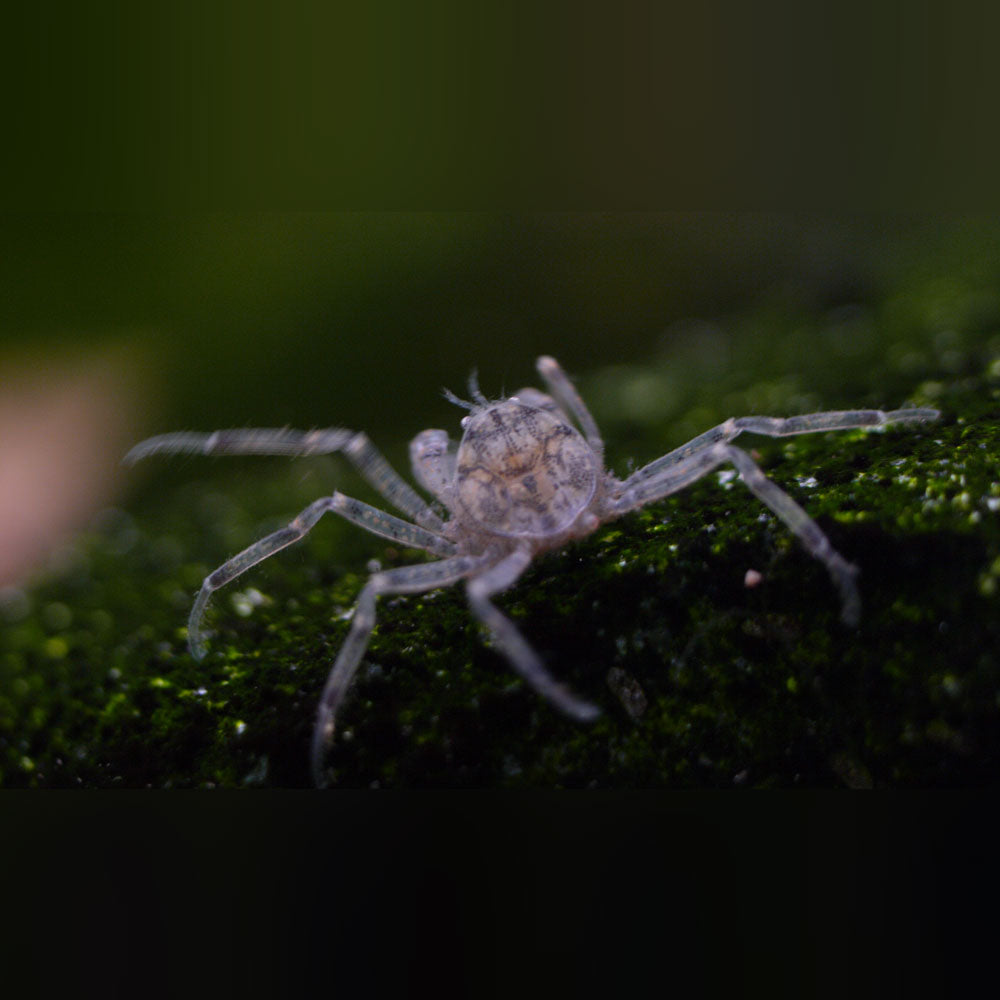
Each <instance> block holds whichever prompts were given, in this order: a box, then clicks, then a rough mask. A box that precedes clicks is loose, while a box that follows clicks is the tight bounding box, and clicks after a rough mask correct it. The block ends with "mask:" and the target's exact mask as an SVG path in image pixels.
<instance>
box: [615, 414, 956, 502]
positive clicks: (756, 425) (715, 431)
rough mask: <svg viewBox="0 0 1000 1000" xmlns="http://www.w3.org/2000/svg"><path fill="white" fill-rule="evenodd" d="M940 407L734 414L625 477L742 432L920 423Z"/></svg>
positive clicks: (642, 475) (651, 471) (653, 470)
mask: <svg viewBox="0 0 1000 1000" xmlns="http://www.w3.org/2000/svg"><path fill="white" fill-rule="evenodd" d="M940 415H941V414H940V412H939V411H938V410H932V409H930V408H928V407H914V408H911V409H907V410H828V411H826V412H823V413H805V414H802V415H801V416H798V417H731V418H730V419H729V420H726V421H724V422H723V423H721V424H719V425H718V426H717V427H713V428H711V429H710V430H707V431H705V432H704V433H703V434H699V435H698V436H697V437H696V438H692V439H691V440H690V441H688V442H687V443H686V444H682V445H681V446H680V447H679V448H675V449H674V450H673V451H670V452H667V454H666V455H663V456H662V457H660V458H657V459H655V460H654V461H652V462H650V463H649V465H646V466H643V468H641V469H639V470H638V471H636V472H634V473H633V474H632V475H631V476H629V478H628V479H626V480H625V486H626V488H628V487H629V486H631V485H632V484H633V483H638V482H641V481H642V480H644V479H649V478H650V477H651V476H655V475H657V474H658V473H660V472H661V471H663V470H664V469H667V468H669V467H670V466H672V465H676V464H677V463H678V462H682V461H683V460H684V459H686V458H690V457H691V456H692V455H694V454H696V453H697V452H699V451H704V450H705V449H706V448H711V447H712V445H715V444H718V443H720V442H726V441H732V440H733V439H734V438H736V437H738V436H739V435H740V434H743V433H748V434H764V435H766V436H767V437H790V436H791V435H793V434H815V433H817V432H819V431H845V430H853V429H857V428H860V427H884V426H885V425H886V424H898V423H919V422H922V421H930V420H937V418H938V417H939V416H940Z"/></svg>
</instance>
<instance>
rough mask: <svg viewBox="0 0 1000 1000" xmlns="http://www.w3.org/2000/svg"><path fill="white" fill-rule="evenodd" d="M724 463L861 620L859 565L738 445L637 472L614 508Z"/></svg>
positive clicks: (854, 619) (847, 612)
mask: <svg viewBox="0 0 1000 1000" xmlns="http://www.w3.org/2000/svg"><path fill="white" fill-rule="evenodd" d="M723 462H730V463H732V464H733V465H734V466H735V467H736V469H737V470H738V471H739V473H740V478H741V479H742V480H743V482H744V483H745V484H746V486H747V488H748V489H749V490H750V491H751V492H752V493H753V494H754V495H755V496H756V497H757V498H758V499H759V500H761V501H763V502H764V503H765V504H767V506H768V507H770V508H771V510H772V511H774V513H775V514H776V515H777V516H778V518H779V519H780V520H781V521H782V522H783V523H784V524H785V526H786V527H787V528H788V529H789V530H790V531H791V532H792V533H793V534H794V535H795V536H796V537H797V538H798V539H799V541H800V542H801V543H802V544H803V545H804V546H805V548H806V550H807V551H808V552H809V553H810V555H813V556H815V557H816V558H817V559H819V560H820V561H821V562H822V563H823V564H824V565H825V566H826V568H827V570H828V572H829V573H830V576H831V577H832V578H833V582H834V584H835V585H836V587H837V589H838V590H839V591H840V597H841V602H842V611H841V617H842V618H843V620H844V621H845V622H846V623H847V624H848V625H856V624H857V623H858V619H859V617H860V614H861V598H860V596H859V595H858V587H857V583H856V581H855V577H856V576H857V573H858V569H857V567H856V566H852V565H851V564H850V563H849V562H847V560H846V559H844V557H843V556H842V555H841V554H840V553H839V552H837V550H836V549H835V548H834V547H833V546H832V545H831V544H830V540H829V539H828V538H827V537H826V535H825V534H824V533H823V531H822V530H821V529H820V527H819V525H818V524H816V522H815V521H814V520H813V519H812V518H811V517H810V516H809V515H808V514H807V513H806V512H805V511H804V510H803V509H802V508H801V507H800V506H799V505H798V504H797V503H796V502H795V501H794V500H793V499H792V498H791V497H790V496H789V495H788V494H787V493H786V492H785V491H784V490H783V489H781V488H780V487H779V486H778V485H777V484H776V483H773V482H771V480H770V479H768V478H767V476H765V475H764V473H763V472H762V471H761V469H760V467H759V466H758V465H757V463H756V462H754V460H753V459H752V458H751V457H750V456H749V455H748V454H747V453H746V452H745V451H743V450H742V449H741V448H737V447H736V446H735V445H731V444H726V443H718V444H714V445H712V446H711V447H708V448H706V449H703V450H700V451H695V452H694V453H693V454H691V455H688V456H687V457H685V458H682V459H679V460H678V461H677V462H675V463H673V464H672V465H670V466H668V467H666V468H663V469H661V470H659V471H658V472H657V473H656V474H654V475H650V476H648V477H646V478H645V479H643V480H640V481H638V482H636V481H635V480H636V478H637V477H636V476H632V477H631V478H630V479H628V480H627V481H626V483H625V484H623V485H624V486H625V489H624V491H623V492H622V494H621V495H620V496H619V497H618V499H617V500H615V501H614V502H613V504H612V509H613V510H614V511H615V512H616V513H621V514H624V513H626V512H627V511H629V510H634V509H636V508H637V507H642V506H644V505H645V504H648V503H652V502H653V501H654V500H658V499H660V498H661V497H665V496H668V495H669V494H671V493H676V492H677V491H678V490H682V489H684V487H686V486H688V485H690V484H691V483H693V482H694V481H695V480H697V479H700V478H701V477H702V476H704V475H705V474H706V473H708V472H710V471H711V470H712V469H714V468H716V467H717V466H719V465H721V464H722V463H723ZM629 484H631V485H629Z"/></svg>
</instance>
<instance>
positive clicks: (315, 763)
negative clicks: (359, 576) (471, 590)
mask: <svg viewBox="0 0 1000 1000" xmlns="http://www.w3.org/2000/svg"><path fill="white" fill-rule="evenodd" d="M482 564H483V559H482V557H481V556H454V557H452V558H450V559H442V560H441V561H440V562H433V563H423V564H420V565H417V566H402V567H400V568H399V569H391V570H387V571H386V572H384V573H376V574H374V575H373V576H371V577H369V579H368V582H367V583H366V584H365V586H364V588H363V589H362V591H361V595H360V596H359V597H358V603H357V605H356V606H355V608H354V617H353V619H352V621H351V630H350V632H348V633H347V638H346V639H345V640H344V644H343V646H341V647H340V652H339V653H338V654H337V659H336V661H335V662H334V664H333V669H332V670H331V671H330V675H329V677H327V680H326V685H325V686H324V688H323V694H322V695H321V696H320V700H319V708H318V709H317V713H316V727H315V729H314V730H313V739H312V771H313V780H314V781H315V783H316V785H317V786H319V787H322V786H323V785H325V783H326V781H325V776H324V774H323V754H324V753H325V751H326V748H327V747H328V746H329V745H330V741H331V740H332V739H333V733H334V725H335V722H336V717H337V709H338V708H339V707H340V704H341V702H342V701H343V700H344V695H345V694H346V693H347V688H348V686H349V685H350V683H351V679H352V678H353V677H354V674H355V672H356V671H357V669H358V664H359V663H360V662H361V657H362V656H364V652H365V650H366V649H367V648H368V642H369V640H370V638H371V634H372V629H373V628H374V627H375V599H376V598H377V597H378V596H379V595H380V594H417V593H422V592H424V591H427V590H435V589H437V588H438V587H446V586H448V585H449V584H452V583H456V582H457V581H459V580H461V579H462V578H463V577H465V576H468V575H469V573H472V572H474V571H475V570H476V569H477V568H478V567H479V566H481V565H482Z"/></svg>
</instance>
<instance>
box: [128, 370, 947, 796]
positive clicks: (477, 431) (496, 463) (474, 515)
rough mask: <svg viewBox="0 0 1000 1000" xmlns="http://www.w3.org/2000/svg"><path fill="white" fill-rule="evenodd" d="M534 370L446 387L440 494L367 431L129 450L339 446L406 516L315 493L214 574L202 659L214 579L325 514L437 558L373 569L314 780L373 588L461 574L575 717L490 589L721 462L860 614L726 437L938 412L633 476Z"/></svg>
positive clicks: (770, 425) (697, 449)
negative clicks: (500, 390) (514, 387)
mask: <svg viewBox="0 0 1000 1000" xmlns="http://www.w3.org/2000/svg"><path fill="white" fill-rule="evenodd" d="M537 368H538V373H539V374H540V375H541V377H542V379H543V380H544V382H545V384H546V387H547V389H548V393H543V392H540V391H539V390H537V389H531V388H529V389H522V390H521V391H520V392H518V393H516V394H515V395H513V396H510V397H508V398H506V399H500V400H489V399H487V398H486V397H485V396H484V395H483V394H482V392H480V390H479V386H478V384H477V382H476V379H475V376H474V375H473V376H472V377H471V378H470V380H469V392H470V395H471V397H472V399H471V402H465V401H463V400H461V399H458V398H457V397H456V396H454V395H452V394H451V393H448V392H446V393H445V395H446V396H447V397H448V399H449V400H450V401H451V402H453V403H456V404H458V405H459V406H462V407H464V408H465V409H467V410H468V411H469V413H468V415H467V416H465V417H464V418H463V419H462V428H463V433H462V440H461V441H460V442H459V443H458V445H457V446H456V445H455V443H454V442H452V441H451V440H450V439H449V437H448V435H447V433H446V432H445V431H442V430H426V431H421V433H419V434H418V435H417V436H416V437H415V438H414V439H413V441H412V442H411V444H410V459H411V462H412V466H413V473H414V476H415V477H416V480H417V482H418V483H419V484H420V485H421V486H422V487H423V488H424V489H425V490H426V491H427V492H428V493H430V494H431V495H433V496H434V497H435V498H436V500H437V501H438V503H436V504H429V503H427V502H426V501H425V500H424V499H423V498H422V497H420V496H419V495H418V494H417V493H416V492H415V491H414V490H413V489H412V488H411V487H410V486H409V485H408V484H407V483H406V482H405V481H404V480H403V479H402V478H401V477H400V476H399V475H398V474H397V473H396V472H395V471H394V470H393V469H392V468H391V467H390V466H389V464H388V463H387V462H386V460H385V459H384V458H383V457H382V456H381V454H379V452H378V451H377V450H376V449H375V447H374V446H373V445H372V443H371V442H370V441H369V440H368V437H367V436H366V435H365V434H364V433H357V432H354V431H349V430H344V429H342V428H330V429H324V430H312V431H295V430H288V429H259V430H221V431H215V432H214V433H211V434H189V433H183V432H181V433H174V434H163V435H160V436H157V437H153V438H149V439H148V440H146V441H143V442H141V443H140V444H137V445H136V446H135V447H134V448H133V449H132V450H131V451H130V452H129V453H128V455H126V457H125V461H126V462H128V463H131V462H135V461H138V460H139V459H141V458H145V457H147V456H149V455H153V454H156V453H159V452H164V453H178V452H197V453H201V454H205V455H223V454H229V455H235V454H257V455H292V456H299V455H319V454H330V453H332V452H343V453H344V454H345V455H346V456H347V457H348V459H350V461H351V462H352V463H353V464H354V466H355V467H356V469H357V470H358V472H359V473H360V474H361V475H362V476H363V477H364V478H365V479H366V480H367V481H368V482H369V483H370V484H371V485H372V486H374V487H375V489H376V490H378V491H379V492H380V493H381V494H382V495H383V496H384V497H385V498H386V500H387V501H388V502H389V503H390V504H391V505H392V506H393V507H395V508H396V509H397V510H399V511H401V512H402V513H403V514H405V515H407V517H408V518H409V519H410V520H403V519H401V518H398V517H394V516H393V515H391V514H387V513H385V512H384V511H381V510H379V509H377V508H375V507H371V506H369V505H368V504H365V503H362V502H361V501H359V500H354V499H352V498H351V497H348V496H345V495H344V494H343V493H340V492H339V491H335V492H334V493H333V495H332V496H328V497H322V498H321V499H319V500H316V501H315V502H313V503H311V504H310V505H309V506H308V507H306V509H305V510H303V511H302V512H301V513H300V514H299V515H298V516H297V517H296V518H295V519H294V520H293V521H292V522H291V523H290V524H288V525H287V526H286V527H284V528H281V529H280V530H278V531H276V532H274V533H273V534H271V535H268V536H267V537H265V538H262V539H261V540H260V541H258V542H255V543H254V544H253V545H251V546H250V547H249V548H247V549H244V550H243V551H242V552H240V553H239V554H238V555H236V556H233V558H232V559H230V560H229V561H228V562H226V563H224V564H223V565H222V566H220V567H219V568H218V569H217V570H215V572H214V573H211V574H210V575H209V576H208V577H206V579H205V581H204V583H203V584H202V587H201V590H200V592H199V593H198V596H197V599H196V600H195V602H194V607H193V608H192V609H191V616H190V619H189V621H188V641H189V645H190V649H191V653H192V654H193V655H194V657H195V658H196V659H201V658H202V657H203V656H204V655H205V651H206V645H205V637H204V633H203V631H202V618H203V616H204V613H205V608H206V605H207V604H208V600H209V597H210V596H211V594H212V592H213V591H215V590H218V589H219V588H220V587H222V586H223V585H225V584H227V583H229V582H230V581H231V580H233V579H234V578H235V577H237V576H239V575H240V574H241V573H243V572H245V571H246V570H248V569H249V568H250V567H251V566H254V565H256V564H257V563H259V562H261V560H263V559H266V558H267V557H268V556H271V555H273V554H274V553H275V552H277V551H279V550H280V549H283V548H285V547H286V546H288V545H291V544H292V543H293V542H297V541H299V540H300V539H301V538H302V537H303V536H304V535H305V534H306V533H307V532H308V531H309V530H310V529H311V528H312V527H313V526H314V525H315V524H316V522H317V521H318V520H319V519H320V518H321V517H322V516H323V515H324V514H326V513H327V512H330V511H332V512H333V513H336V514H339V515H340V516H341V517H344V518H346V519H347V520H348V521H351V522H353V523H354V524H357V525H358V526H359V527H362V528H365V529H366V530H368V531H371V532H373V533H374V534H376V535H381V536H383V537H385V538H389V539H391V540H392V541H394V542H397V543H399V544H401V545H403V546H406V547H407V548H414V549H424V550H425V551H426V552H429V553H431V554H432V555H434V556H437V557H438V558H437V559H436V560H435V561H433V562H426V563H420V564H417V565H414V566H404V567H401V568H398V569H390V570H384V571H379V572H376V573H373V574H372V575H371V576H370V577H369V578H368V581H367V583H366V584H365V586H364V588H363V589H362V591H361V594H360V596H359V598H358V602H357V605H356V606H355V611H354V615H353V620H352V623H351V628H350V631H349V632H348V635H347V638H346V640H345V641H344V644H343V646H341V648H340V652H339V653H338V655H337V659H336V661H335V662H334V665H333V668H332V670H331V671H330V674H329V676H328V678H327V681H326V686H325V687H324V689H323V693H322V696H321V697H320V702H319V709H318V713H317V719H316V726H315V729H314V733H313V739H312V755H311V762H312V771H313V776H314V778H315V781H316V783H317V785H323V784H324V783H325V774H324V768H323V758H324V754H325V751H326V749H327V747H328V745H329V743H330V741H331V740H332V737H333V732H334V722H335V719H336V715H337V709H338V707H339V705H340V703H341V702H342V700H343V698H344V695H345V694H346V692H347V690H348V687H349V685H350V683H351V679H352V677H353V676H354V673H355V671H356V670H357V668H358V664H359V663H360V662H361V658H362V656H363V655H364V652H365V649H366V648H367V646H368V642H369V639H370V637H371V633H372V629H373V628H374V626H375V600H376V598H377V597H379V596H380V595H382V594H414V593H420V592H422V591H429V590H434V589H436V588H438V587H444V586H448V585H450V584H454V583H458V582H459V581H460V580H464V581H465V587H466V594H467V596H468V600H469V604H470V606H471V608H472V611H473V613H474V614H475V615H476V617H477V618H478V619H479V620H480V621H481V622H482V623H483V624H484V625H486V627H487V628H488V629H489V630H490V632H491V633H492V635H493V637H494V639H495V641H496V643H497V645H498V646H499V648H500V649H501V650H502V651H503V652H504V654H505V655H506V657H507V659H508V660H509V661H510V664H511V666H512V667H513V668H514V670H515V671H517V673H518V674H520V675H521V677H522V678H523V679H524V680H525V681H526V682H527V683H528V684H529V685H530V686H531V687H532V688H534V690H535V691H536V692H538V694H540V695H542V696H543V697H544V698H547V699H548V700H549V701H550V702H551V703H552V704H553V705H554V706H555V707H556V708H558V709H559V710H560V711H562V712H564V713H566V714H567V715H569V716H571V717H572V718H574V719H578V720H581V721H587V720H590V719H593V718H595V717H596V716H597V715H598V714H599V710H598V709H597V707H596V706H594V705H592V704H590V703H589V702H587V701H584V700H583V699H581V698H580V697H578V696H577V695H575V694H574V693H573V692H572V691H570V690H569V689H568V688H567V687H566V686H565V685H563V684H561V683H560V682H559V681H557V680H556V679H555V678H554V677H553V676H552V675H551V674H550V673H549V671H548V670H547V669H546V667H545V665H544V664H543V663H542V661H541V659H540V658H539V656H538V654H537V653H535V651H534V650H533V649H532V648H531V646H530V645H528V643H527V641H526V640H525V639H524V637H523V636H522V635H521V633H520V632H519V631H518V629H517V627H516V626H515V625H514V623H513V622H512V621H511V620H510V619H509V618H507V617H506V616H505V615H504V614H502V613H501V612H500V611H499V609H498V608H497V607H496V606H495V605H494V604H493V603H492V602H491V600H490V599H491V598H492V597H493V596H494V595H496V594H499V593H500V592H502V591H504V590H506V589H507V588H508V587H510V586H512V585H513V584H514V583H515V582H516V581H517V579H518V577H520V576H521V574H522V573H523V572H524V571H525V570H526V569H527V568H528V566H529V565H530V564H531V562H532V560H533V559H534V558H535V557H536V556H538V555H541V554H542V553H544V552H547V551H549V550H551V549H556V548H559V547H560V546H563V545H565V544H566V543H567V542H570V541H573V540H574V539H578V538H583V537H585V536H587V535H589V534H591V533H592V532H593V531H595V530H596V529H597V528H598V527H599V526H600V525H602V524H604V523H605V522H607V521H611V520H614V519H615V518H618V517H621V516H622V515H623V514H627V513H628V512H629V511H633V510H637V509H638V508H640V507H643V506H645V505H646V504H649V503H653V502H655V501H657V500H660V499H662V498H663V497H666V496H668V495H669V494H671V493H676V492H678V491H679V490H682V489H684V487H686V486H688V485H690V484H691V483H693V482H694V481H695V480H697V479H700V478H701V477H702V476H704V475H706V474H707V473H709V472H710V471H711V470H713V469H715V468H716V467H717V466H719V465H722V464H725V463H728V464H730V465H732V466H734V467H735V469H736V471H737V472H738V473H739V476H740V478H741V479H742V480H743V482H744V483H745V484H746V486H747V488H748V489H749V490H750V491H751V492H752V493H753V494H754V495H755V496H756V497H757V498H758V499H759V500H761V501H763V503H764V504H766V505H767V506H768V507H769V508H770V509H771V510H772V511H773V512H774V513H775V514H776V515H777V517H778V518H779V519H780V520H781V521H782V522H784V524H785V525H786V526H787V527H788V528H789V530H790V531H791V532H792V533H793V534H794V535H795V536H796V537H797V538H798V539H799V541H800V542H801V543H802V545H803V546H804V547H805V548H806V550H807V551H808V552H809V553H810V554H811V555H813V556H815V557H816V558H817V559H819V560H820V561H821V562H822V563H823V565H824V566H826V568H827V570H828V572H829V573H830V576H831V577H832V579H833V582H834V584H835V585H836V587H837V589H838V590H839V592H840V598H841V605H842V618H843V620H844V621H845V622H846V623H847V624H849V625H854V624H856V623H857V621H858V618H859V615H860V610H861V600H860V597H859V594H858V588H857V583H856V580H855V577H856V575H857V572H858V571H857V568H856V567H855V566H853V565H851V564H850V563H848V562H847V561H846V560H845V559H844V558H843V556H841V555H840V553H839V552H837V551H836V549H834V548H833V546H832V545H831V544H830V542H829V540H828V539H827V537H826V535H825V534H824V533H823V532H822V531H821V530H820V528H819V526H818V525H817V524H816V523H815V522H814V521H813V520H812V519H811V518H810V517H809V515H808V514H806V512H805V511H804V510H803V509H802V508H801V507H800V506H799V505H798V504H797V503H796V502H795V501H794V500H793V499H792V498H791V497H790V496H789V495H788V494H787V493H785V492H784V491H783V490H782V489H780V488H779V487H778V486H777V485H775V484H774V483H773V482H771V480H769V479H768V478H767V476H765V475H764V473H763V472H762V471H761V469H760V468H759V467H758V466H757V464H756V463H755V462H754V460H753V459H752V458H751V457H750V455H749V454H748V453H747V452H746V451H744V450H742V449H741V448H738V447H736V446H735V445H734V444H733V443H732V442H733V440H734V439H735V438H736V437H737V436H739V435H740V434H742V433H744V432H750V433H754V434H763V435H768V436H770V437H785V436H788V435H793V434H809V433H814V432H817V431H832V430H846V429H848V428H857V427H878V426H883V425H885V424H890V423H906V422H920V421H929V420H935V419H936V418H937V417H938V416H939V413H938V411H937V410H933V409H928V408H913V409H904V410H891V411H888V412H883V411H882V410H837V411H829V412H823V413H809V414H805V415H802V416H797V417H787V418H781V417H761V416H754V417H736V418H730V419H729V420H726V421H725V422H724V423H721V424H719V425H718V426H717V427H713V428H712V429H711V430H708V431H705V432H704V433H703V434H700V435H698V436H697V437H696V438H693V439H692V440H691V441H689V442H688V443H687V444H684V445H681V447H679V448H675V449H674V450H673V451H671V452H668V453H667V454H666V455H663V456H662V457H661V458H657V459H655V460H654V461H652V462H650V463H649V464H648V465H645V466H643V467H642V468H641V469H639V470H638V471H636V472H633V473H632V475H630V476H629V477H628V478H626V479H618V478H617V477H616V476H614V475H613V474H612V473H611V472H608V471H607V470H606V469H605V468H604V442H603V441H602V439H601V435H600V433H599V431H598V429H597V424H596V423H595V422H594V418H593V417H592V416H591V415H590V412H589V411H588V409H587V407H586V405H585V404H584V402H583V400H582V399H581V398H580V396H579V394H578V393H577V391H576V389H575V388H574V387H573V385H572V383H571V382H570V380H569V379H568V378H567V376H566V374H565V373H564V372H563V370H562V368H561V367H560V366H559V364H558V363H557V362H556V360H555V359H554V358H551V357H541V358H539V359H538V362H537ZM574 421H575V423H576V425H577V426H576V427H574V425H573V423H574ZM577 428H579V429H577Z"/></svg>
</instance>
